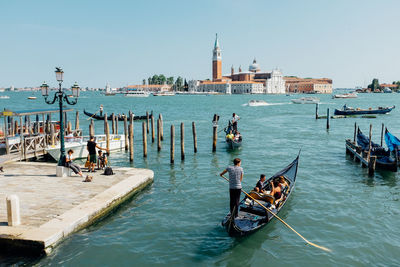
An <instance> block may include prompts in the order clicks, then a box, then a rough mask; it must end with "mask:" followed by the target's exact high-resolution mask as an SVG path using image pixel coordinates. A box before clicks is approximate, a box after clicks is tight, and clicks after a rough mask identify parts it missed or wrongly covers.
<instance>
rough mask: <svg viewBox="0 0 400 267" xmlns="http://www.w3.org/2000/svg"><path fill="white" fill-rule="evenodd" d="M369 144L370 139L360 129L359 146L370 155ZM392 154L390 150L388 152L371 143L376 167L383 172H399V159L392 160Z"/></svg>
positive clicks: (358, 132)
mask: <svg viewBox="0 0 400 267" xmlns="http://www.w3.org/2000/svg"><path fill="white" fill-rule="evenodd" d="M369 142H370V140H369V138H368V137H367V136H365V135H364V134H363V133H362V132H361V130H360V129H359V128H358V131H357V144H358V145H359V146H360V147H361V148H362V150H363V151H365V153H368V150H369ZM390 154H391V153H390V150H386V149H385V148H383V147H382V146H380V145H378V144H375V143H374V142H372V141H371V156H376V167H377V168H379V169H381V170H386V171H392V172H397V157H395V158H392V157H391V155H390Z"/></svg>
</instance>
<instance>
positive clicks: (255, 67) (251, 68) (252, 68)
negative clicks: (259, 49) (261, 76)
mask: <svg viewBox="0 0 400 267" xmlns="http://www.w3.org/2000/svg"><path fill="white" fill-rule="evenodd" d="M260 70H261V69H260V65H259V64H257V61H256V59H254V60H253V64H251V65H250V66H249V71H251V72H259V71H260Z"/></svg>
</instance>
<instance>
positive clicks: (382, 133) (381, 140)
mask: <svg viewBox="0 0 400 267" xmlns="http://www.w3.org/2000/svg"><path fill="white" fill-rule="evenodd" d="M383 127H384V124H383V123H382V130H381V146H382V144H383Z"/></svg>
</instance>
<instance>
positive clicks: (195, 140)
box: [192, 121, 197, 153]
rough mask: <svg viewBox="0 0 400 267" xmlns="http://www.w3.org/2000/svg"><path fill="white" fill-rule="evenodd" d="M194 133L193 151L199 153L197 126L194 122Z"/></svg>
mask: <svg viewBox="0 0 400 267" xmlns="http://www.w3.org/2000/svg"><path fill="white" fill-rule="evenodd" d="M192 132H193V151H194V153H197V135H196V124H195V123H194V121H193V122H192Z"/></svg>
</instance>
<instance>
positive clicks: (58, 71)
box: [55, 67, 64, 83]
mask: <svg viewBox="0 0 400 267" xmlns="http://www.w3.org/2000/svg"><path fill="white" fill-rule="evenodd" d="M55 72H56V80H57V81H58V82H59V83H62V82H63V80H64V71H63V70H62V68H60V67H56V71H55Z"/></svg>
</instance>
